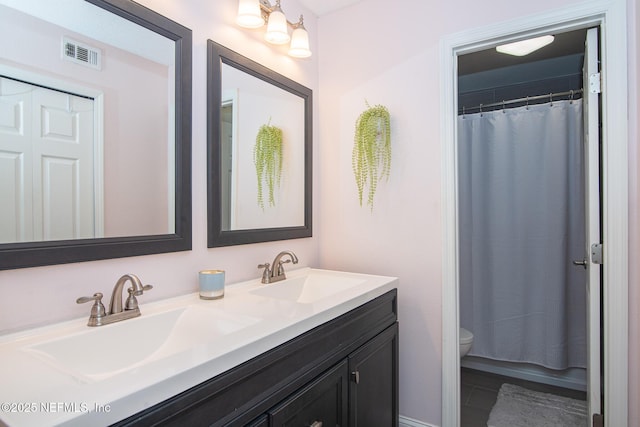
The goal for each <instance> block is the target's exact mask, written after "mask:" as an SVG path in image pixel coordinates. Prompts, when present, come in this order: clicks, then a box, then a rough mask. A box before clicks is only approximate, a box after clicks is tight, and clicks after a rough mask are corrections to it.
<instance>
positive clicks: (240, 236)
mask: <svg viewBox="0 0 640 427" xmlns="http://www.w3.org/2000/svg"><path fill="white" fill-rule="evenodd" d="M207 103H208V140H209V142H208V143H209V145H208V147H209V151H208V246H209V247H218V246H228V245H239V244H245V243H256V242H266V241H272V240H284V239H293V238H300V237H310V236H311V198H312V193H311V177H312V171H311V167H312V166H311V164H312V116H311V111H312V92H311V89H309V88H307V87H305V86H303V85H301V84H299V83H296V82H294V81H292V80H290V79H288V78H286V77H284V76H282V75H280V74H278V73H276V72H274V71H272V70H270V69H268V68H266V67H264V66H262V65H260V64H258V63H256V62H254V61H252V60H250V59H248V58H246V57H244V56H242V55H240V54H238V53H236V52H234V51H232V50H230V49H228V48H225V47H224V46H221V45H219V44H217V43H215V42H213V41H211V40H209V41H208V87H207ZM263 126H268V127H270V128H271V129H277V130H278V131H279V132H280V134H281V136H282V138H281V147H282V149H281V151H278V153H279V156H280V163H281V165H282V167H281V173H280V174H279V175H278V176H277V177H276V178H277V179H275V181H276V182H275V183H274V185H273V186H272V187H271V190H270V189H269V184H268V179H266V178H262V180H261V179H259V176H258V173H257V168H256V163H255V161H256V148H255V147H256V141H257V136H258V133H259V132H260V129H261V128H262V127H263ZM258 157H259V156H258ZM267 169H268V167H267ZM261 187H262V188H261ZM261 194H262V196H261Z"/></svg>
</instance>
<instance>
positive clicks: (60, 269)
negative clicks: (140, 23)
mask: <svg viewBox="0 0 640 427" xmlns="http://www.w3.org/2000/svg"><path fill="white" fill-rule="evenodd" d="M138 2H139V3H141V4H143V5H145V6H147V7H149V8H151V9H153V10H156V11H158V12H159V13H161V14H163V15H165V16H167V17H169V18H171V19H173V20H174V21H176V22H178V23H180V24H182V25H184V26H186V27H188V28H190V29H191V30H192V31H193V124H192V131H193V155H192V164H193V165H192V167H193V170H192V177H193V250H192V251H188V252H180V253H173V254H162V255H150V256H141V257H132V258H121V259H115V260H104V261H95V262H85V263H76V264H67V265H59V266H50V267H38V268H29V269H19V270H9V271H0V334H1V333H6V332H8V331H12V330H17V329H24V328H26V327H29V326H33V325H42V324H46V323H51V322H56V321H61V320H66V319H70V318H76V317H84V316H88V315H89V308H90V307H88V306H87V305H77V304H76V303H75V300H76V298H78V297H80V296H83V295H91V294H93V293H94V292H98V291H100V292H103V293H104V294H105V295H110V292H111V289H112V288H113V285H114V284H115V282H116V280H117V279H118V277H120V276H121V275H122V274H125V273H129V272H131V273H134V274H137V275H138V276H139V277H140V278H141V279H142V280H143V282H145V283H150V284H153V285H154V289H153V290H152V291H149V292H146V293H145V295H144V296H143V297H142V299H141V300H140V301H141V303H142V304H144V302H149V301H152V300H157V299H161V298H166V297H169V296H173V295H180V294H186V293H190V292H195V291H196V290H197V283H198V282H197V272H198V271H199V270H202V269H205V268H214V269H215V268H221V269H225V270H226V272H227V281H228V283H233V282H237V281H241V280H247V279H252V278H258V277H259V276H260V271H259V270H258V269H257V268H256V266H257V264H258V263H263V262H271V261H272V260H273V257H274V256H275V255H276V254H277V253H278V252H279V251H281V250H284V249H291V250H293V251H294V252H296V254H297V255H298V259H299V260H300V264H299V265H298V266H307V265H310V266H315V265H317V263H318V262H317V261H318V257H317V240H318V238H317V237H313V238H306V239H295V240H290V241H284V242H274V243H263V244H254V245H244V246H239V247H230V248H218V249H207V240H206V232H207V216H206V210H207V193H206V191H207V187H206V185H207V181H206V142H207V141H206V136H207V115H206V109H207V105H206V95H207V92H206V90H207V88H206V67H207V65H206V56H207V49H206V42H207V39H212V40H214V41H216V42H218V43H221V44H223V45H225V46H227V47H229V48H231V49H233V50H235V51H237V52H239V53H241V54H243V55H245V56H248V57H249V58H251V59H253V60H255V61H257V62H260V63H261V64H263V65H265V66H267V67H269V68H272V69H274V70H276V71H277V72H279V73H281V74H283V75H285V76H287V77H289V78H291V79H293V80H295V81H298V82H300V83H301V84H303V85H305V86H307V87H310V88H311V89H313V90H314V92H317V81H318V72H317V45H314V43H315V41H316V40H317V37H316V35H315V30H316V19H315V18H314V17H313V16H312V15H311V14H310V12H309V11H308V10H305V9H304V8H303V7H302V6H299V4H298V3H297V2H296V1H295V0H288V1H287V4H286V7H285V6H283V7H284V10H285V12H286V13H287V14H288V15H290V16H293V17H295V16H298V15H299V14H300V13H304V15H305V26H306V28H307V30H308V31H309V33H310V37H311V43H312V46H311V48H312V50H313V51H314V54H316V55H315V56H313V57H311V58H309V59H306V60H295V59H293V58H290V57H288V56H287V55H286V49H285V48H279V47H276V48H272V47H271V46H270V45H267V44H266V43H263V42H262V37H263V32H261V31H248V30H244V29H242V28H239V27H237V26H236V25H235V23H234V20H235V14H236V11H237V1H236V0H219V1H209V2H201V1H198V0H183V1H180V2H175V1H172V0H138ZM314 111H317V105H316V107H315V108H314ZM316 119H317V116H316ZM315 129H318V127H315ZM315 137H316V138H317V134H316V135H315ZM163 150H164V148H163ZM315 163H316V165H317V156H316V160H315ZM122 209H132V207H131V206H122ZM316 214H317V213H316Z"/></svg>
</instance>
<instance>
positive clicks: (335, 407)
mask: <svg viewBox="0 0 640 427" xmlns="http://www.w3.org/2000/svg"><path fill="white" fill-rule="evenodd" d="M347 368H348V363H347V361H346V360H345V361H343V362H342V363H339V364H338V365H337V366H335V367H334V368H332V369H329V371H328V372H326V373H324V374H323V375H321V376H320V378H318V379H317V380H315V381H313V382H311V384H309V385H308V386H306V387H304V388H303V389H302V390H300V391H299V392H297V393H295V394H294V395H293V396H292V397H291V398H289V399H287V400H286V401H284V402H283V403H282V404H280V405H278V406H276V407H275V408H274V409H272V410H270V411H269V419H270V424H269V426H270V427H275V426H278V427H301V426H313V427H325V426H331V427H334V426H336V427H337V426H341V427H346V426H347V425H348V424H347V423H348V420H349V417H348V415H349V414H348V410H349V406H348V395H349V393H348V390H349V383H348V381H349V370H348V369H347Z"/></svg>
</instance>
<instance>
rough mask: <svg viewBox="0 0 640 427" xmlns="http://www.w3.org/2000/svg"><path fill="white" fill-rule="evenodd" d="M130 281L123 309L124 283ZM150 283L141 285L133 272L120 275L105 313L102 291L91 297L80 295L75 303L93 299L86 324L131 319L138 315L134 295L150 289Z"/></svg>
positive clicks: (94, 324) (138, 310)
mask: <svg viewBox="0 0 640 427" xmlns="http://www.w3.org/2000/svg"><path fill="white" fill-rule="evenodd" d="M128 281H129V282H131V287H130V288H129V289H128V290H127V291H128V293H129V297H128V298H127V301H126V302H125V304H124V310H123V307H122V291H123V289H124V285H125V283H127V282H128ZM152 288H153V286H151V285H143V284H142V282H141V281H140V279H139V278H138V276H136V275H135V274H125V275H124V276H122V277H120V278H119V279H118V281H117V282H116V285H115V286H114V287H113V293H112V294H111V301H110V302H109V312H108V313H107V312H106V310H105V307H104V305H103V304H102V296H103V295H102V293H100V292H96V293H95V294H93V296H91V297H81V298H78V299H77V300H76V303H78V304H83V303H85V302H89V301H94V304H93V306H92V307H91V315H90V316H89V321H88V322H87V325H88V326H102V325H108V324H109V323H114V322H119V321H121V320H125V319H131V318H133V317H138V316H140V308H139V307H138V300H137V299H136V296H140V295H142V294H143V292H144V291H148V290H149V289H152Z"/></svg>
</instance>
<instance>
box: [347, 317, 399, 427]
mask: <svg viewBox="0 0 640 427" xmlns="http://www.w3.org/2000/svg"><path fill="white" fill-rule="evenodd" d="M397 366H398V325H397V324H395V325H393V326H390V327H389V328H387V329H386V330H385V331H384V332H382V333H381V334H380V335H378V336H377V337H375V338H374V339H372V340H371V341H369V342H368V343H367V344H365V345H363V346H362V347H361V348H359V349H358V350H356V351H355V352H353V353H352V354H351V355H350V356H349V372H350V375H351V384H350V387H349V419H350V422H349V425H350V426H359V427H367V426H389V427H398V370H397Z"/></svg>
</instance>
